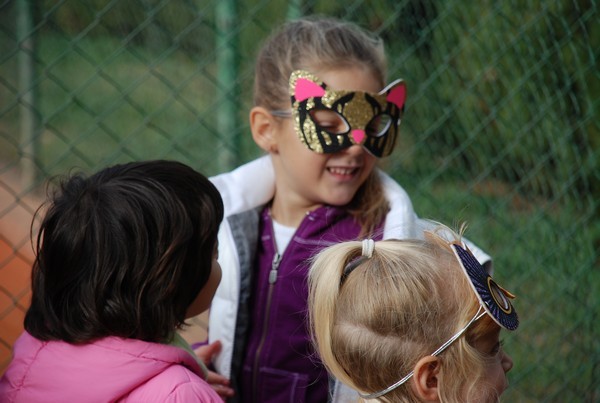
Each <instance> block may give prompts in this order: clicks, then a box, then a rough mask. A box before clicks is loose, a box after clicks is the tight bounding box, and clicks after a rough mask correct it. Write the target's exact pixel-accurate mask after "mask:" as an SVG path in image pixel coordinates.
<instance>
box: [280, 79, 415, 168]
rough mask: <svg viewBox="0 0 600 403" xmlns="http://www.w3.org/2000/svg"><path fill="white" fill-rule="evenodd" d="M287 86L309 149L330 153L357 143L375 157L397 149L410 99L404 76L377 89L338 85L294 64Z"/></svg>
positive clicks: (298, 128) (302, 138)
mask: <svg viewBox="0 0 600 403" xmlns="http://www.w3.org/2000/svg"><path fill="white" fill-rule="evenodd" d="M289 91H290V96H291V100H292V117H293V119H294V125H295V129H296V133H297V134H298V137H300V140H301V141H302V143H303V144H304V145H305V146H306V147H308V148H309V149H310V150H312V151H314V152H316V153H319V154H322V153H326V154H329V153H336V152H338V151H341V150H343V149H345V148H348V147H350V146H352V145H354V144H358V145H362V146H363V147H364V148H365V149H366V150H368V151H369V152H370V153H371V154H373V155H374V156H376V157H385V156H388V155H390V154H391V152H392V151H393V149H394V145H395V143H396V138H397V137H398V127H399V125H400V119H401V115H402V112H403V110H404V102H405V100H406V86H405V84H404V81H403V80H402V79H399V80H396V81H394V82H393V83H391V84H390V85H388V86H387V87H386V88H384V89H383V90H382V91H381V92H379V93H377V94H374V93H370V92H363V91H334V90H330V89H328V88H327V85H326V84H325V83H324V82H322V81H321V80H320V79H319V78H317V77H316V76H315V75H313V74H311V73H309V72H307V71H304V70H296V71H294V72H292V74H291V76H290V81H289Z"/></svg>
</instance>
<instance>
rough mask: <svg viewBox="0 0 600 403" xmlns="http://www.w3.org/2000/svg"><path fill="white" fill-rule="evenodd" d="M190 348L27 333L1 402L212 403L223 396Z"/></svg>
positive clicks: (2, 385) (2, 384) (1, 382)
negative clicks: (70, 341) (72, 339)
mask: <svg viewBox="0 0 600 403" xmlns="http://www.w3.org/2000/svg"><path fill="white" fill-rule="evenodd" d="M202 377H203V372H202V369H201V368H200V366H199V365H198V363H197V362H196V361H195V359H194V358H193V357H192V356H191V355H190V353H188V352H187V351H185V350H183V349H181V348H178V347H173V346H169V345H163V344H157V343H148V342H145V341H141V340H133V339H121V338H117V337H107V338H104V339H101V340H98V341H96V342H94V343H91V344H85V345H73V344H68V343H65V342H61V341H50V342H42V341H40V340H38V339H36V338H34V337H32V336H31V335H30V334H29V333H27V332H25V333H23V334H22V335H21V337H19V339H18V340H17V342H16V343H15V345H14V355H13V360H12V362H11V363H10V365H9V367H8V368H7V370H6V372H5V374H4V376H3V377H2V378H1V379H0V402H84V401H85V402H114V401H120V402H208V403H215V402H220V403H222V402H223V400H222V399H221V398H220V397H219V396H218V395H217V394H216V392H214V391H213V389H212V388H211V387H210V386H209V385H208V383H206V382H205V381H204V380H203V379H202Z"/></svg>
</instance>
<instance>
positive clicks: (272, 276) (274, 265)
mask: <svg viewBox="0 0 600 403" xmlns="http://www.w3.org/2000/svg"><path fill="white" fill-rule="evenodd" d="M269 218H270V220H271V221H270V222H271V233H272V236H271V238H272V239H273V248H274V249H275V254H274V255H273V261H272V262H271V270H270V271H269V291H268V293H267V304H266V306H265V321H264V322H263V328H262V334H261V336H260V342H259V343H258V347H257V348H256V354H255V356H254V367H253V369H252V390H253V391H254V399H253V401H254V402H258V386H259V385H258V366H259V360H260V356H261V353H262V349H263V347H264V344H265V340H266V338H267V329H268V328H269V319H270V316H271V299H272V297H273V287H274V286H275V283H276V282H277V273H278V270H279V264H280V263H281V255H280V254H279V251H278V250H277V242H276V241H275V229H274V228H273V218H272V217H271V214H270V213H269Z"/></svg>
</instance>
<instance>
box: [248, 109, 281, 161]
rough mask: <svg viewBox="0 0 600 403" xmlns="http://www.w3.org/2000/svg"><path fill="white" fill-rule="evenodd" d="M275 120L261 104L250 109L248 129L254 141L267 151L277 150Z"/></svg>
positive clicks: (273, 151) (274, 151)
mask: <svg viewBox="0 0 600 403" xmlns="http://www.w3.org/2000/svg"><path fill="white" fill-rule="evenodd" d="M276 127H277V122H276V121H275V118H274V117H273V115H271V113H270V112H269V111H268V110H267V109H265V108H263V107H262V106H255V107H253V108H252V109H250V130H251V131H252V138H253V139H254V142H255V143H256V144H257V145H258V146H259V147H260V148H262V149H263V150H264V151H266V152H268V153H276V152H277V142H276V136H275V131H276Z"/></svg>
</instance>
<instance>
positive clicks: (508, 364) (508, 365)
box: [502, 353, 513, 373]
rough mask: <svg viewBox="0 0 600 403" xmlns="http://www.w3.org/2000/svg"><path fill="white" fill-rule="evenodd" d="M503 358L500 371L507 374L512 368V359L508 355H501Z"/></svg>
mask: <svg viewBox="0 0 600 403" xmlns="http://www.w3.org/2000/svg"><path fill="white" fill-rule="evenodd" d="M503 354H504V355H503V357H502V369H503V370H504V372H505V373H506V372H508V371H510V370H511V369H512V367H513V359H512V357H511V356H510V355H508V354H506V353H503Z"/></svg>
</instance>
